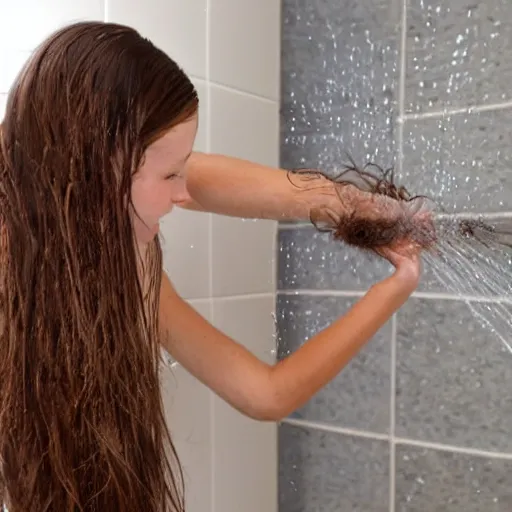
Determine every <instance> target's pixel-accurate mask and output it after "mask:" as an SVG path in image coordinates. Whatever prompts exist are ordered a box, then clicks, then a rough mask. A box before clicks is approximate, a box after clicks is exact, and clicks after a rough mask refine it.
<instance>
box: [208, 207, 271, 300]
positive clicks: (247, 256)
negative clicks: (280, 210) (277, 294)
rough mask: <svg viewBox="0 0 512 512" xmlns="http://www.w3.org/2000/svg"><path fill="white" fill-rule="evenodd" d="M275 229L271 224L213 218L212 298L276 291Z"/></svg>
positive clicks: (265, 221) (259, 221) (266, 221)
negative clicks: (274, 262) (274, 261)
mask: <svg viewBox="0 0 512 512" xmlns="http://www.w3.org/2000/svg"><path fill="white" fill-rule="evenodd" d="M276 230H277V223H276V222H274V221H268V220H253V219H237V218H232V217H225V216H220V215H214V216H213V222H212V273H213V282H212V285H213V286H212V288H213V290H212V292H213V296H215V297H218V296H226V295H240V294H247V293H267V292H273V291H274V290H275V276H274V264H273V260H274V258H275V254H274V253H275V246H276V245H275V240H276Z"/></svg>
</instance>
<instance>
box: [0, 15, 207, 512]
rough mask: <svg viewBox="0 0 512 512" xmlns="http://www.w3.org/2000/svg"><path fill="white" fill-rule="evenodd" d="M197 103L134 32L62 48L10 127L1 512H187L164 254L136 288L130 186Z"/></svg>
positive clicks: (40, 53) (49, 52)
mask: <svg viewBox="0 0 512 512" xmlns="http://www.w3.org/2000/svg"><path fill="white" fill-rule="evenodd" d="M197 104H198V102H197V95H196V91H195V89H194V87H193V85H192V83H191V82H190V80H189V79H188V78H187V76H186V75H185V74H184V72H183V71H182V70H181V69H180V68H179V67H178V65H177V64H176V63H175V62H173V61H172V60H171V59H170V58H169V57H168V56H167V55H166V54H165V53H163V52H162V51H160V50H159V49H157V48H156V47H155V46H153V44H151V42H149V41H148V40H146V39H144V38H143V37H141V36H140V35H139V34H138V33H137V32H136V31H134V30H133V29H131V28H129V27H126V26H121V25H117V24H112V23H101V22H81V23H76V24H73V25H70V26H68V27H65V28H63V29H61V30H59V31H58V32H56V33H54V34H53V35H52V36H51V37H49V38H48V39H47V40H46V41H45V42H44V43H43V44H42V45H41V46H40V47H39V48H38V49H37V50H36V51H35V52H34V54H33V55H32V57H31V59H30V60H29V62H28V63H27V64H26V66H25V68H24V69H23V70H22V72H21V74H20V75H19V77H18V79H17V81H16V83H15V85H14V86H13V88H12V90H11V92H10V95H9V98H8V102H7V109H6V114H5V118H4V122H3V124H2V125H1V126H0V135H1V137H0V144H1V150H0V235H1V236H0V242H1V247H0V249H1V252H0V258H1V262H0V263H1V271H0V278H1V279H0V294H1V297H0V299H1V310H0V509H1V506H2V503H4V504H5V505H6V506H7V508H8V510H9V512H32V511H33V512H44V511H55V512H66V511H69V512H76V511H91V512H92V511H95V512H96V511H97V512H106V511H134V512H135V511H137V512H141V511H144V512H162V511H170V510H172V511H182V510H184V504H183V502H184V497H183V489H182V486H183V480H182V476H181V470H180V466H179V462H178V458H177V455H176V452H175V449H174V447H173V445H172V441H171V438H170V434H169V430H168V427H167V426H166V423H165V419H164V418H165V416H164V413H163V404H162V400H161V394H160V386H159V368H160V349H159V339H158V338H159V336H158V296H159V286H160V279H161V272H162V264H161V260H162V255H161V249H160V246H159V244H158V241H155V243H154V244H153V246H152V247H151V250H150V251H149V252H150V256H149V259H148V261H147V264H146V265H145V277H146V278H147V280H148V282H149V289H148V290H147V294H146V293H145V291H144V290H143V287H142V285H141V282H140V280H139V279H138V277H137V269H138V251H137V247H136V243H135V241H134V234H133V227H132V222H131V218H130V214H131V212H132V210H131V208H132V206H131V199H130V198H131V195H130V191H131V184H132V177H133V174H134V173H135V172H136V171H137V169H138V168H139V166H140V163H141V160H142V158H143V155H144V151H145V149H146V148H147V146H148V145H149V143H150V142H151V141H153V140H155V139H156V138H158V137H159V136H160V135H161V134H162V133H163V132H165V131H166V130H167V129H170V128H172V127H173V126H174V125H176V124H178V123H179V122H181V121H183V120H185V119H186V118H188V117H189V116H190V115H192V114H194V113H195V112H196V111H197Z"/></svg>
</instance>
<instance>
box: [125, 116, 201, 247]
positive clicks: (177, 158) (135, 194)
mask: <svg viewBox="0 0 512 512" xmlns="http://www.w3.org/2000/svg"><path fill="white" fill-rule="evenodd" d="M196 133H197V115H194V116H193V117H192V118H190V119H189V120H187V121H185V122H183V123H181V124H179V125H177V126H175V127H174V128H172V129H171V130H169V131H168V132H167V133H166V134H165V135H163V136H162V137H161V138H159V139H158V140H157V141H155V142H154V143H153V144H151V145H150V146H149V147H148V149H147V150H146V153H145V154H144V159H143V163H142V166H141V167H140V169H139V171H138V172H137V173H136V174H135V175H134V177H133V183H132V201H133V206H134V210H135V211H134V213H133V226H134V230H135V236H136V238H137V241H138V243H139V244H140V245H145V244H147V243H149V242H150V241H151V240H152V239H153V238H154V237H155V235H156V234H157V233H158V230H159V221H160V219H161V218H162V217H163V216H164V215H166V214H167V213H169V212H170V211H171V210H172V207H173V206H174V205H175V204H180V203H184V202H187V201H188V200H189V199H190V196H189V194H188V191H187V187H186V185H185V165H186V163H187V160H188V158H189V156H190V154H191V152H192V147H193V145H194V140H195V137H196Z"/></svg>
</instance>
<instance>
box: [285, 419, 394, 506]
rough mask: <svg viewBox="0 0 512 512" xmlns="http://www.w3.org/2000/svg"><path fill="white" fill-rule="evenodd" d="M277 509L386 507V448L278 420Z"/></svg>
mask: <svg viewBox="0 0 512 512" xmlns="http://www.w3.org/2000/svg"><path fill="white" fill-rule="evenodd" d="M279 460H280V462H279V510H280V512H313V511H314V512H320V511H321V512H340V511H343V512H349V511H350V512H388V510H389V502H388V495H389V448H388V443H387V442H385V441H373V440H369V439H363V438H352V437H347V436H342V435H339V434H334V433H326V432H320V431H315V430H308V429H302V428H297V427H293V426H290V425H282V426H281V427H280V428H279Z"/></svg>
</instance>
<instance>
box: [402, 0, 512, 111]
mask: <svg viewBox="0 0 512 512" xmlns="http://www.w3.org/2000/svg"><path fill="white" fill-rule="evenodd" d="M511 45H512V4H511V3H510V1H509V0H456V1H451V2H441V1H440V0H436V1H433V0H408V10H407V68H406V90H405V97H406V109H407V110H408V111H409V112H426V111H432V110H443V109H444V108H446V107H451V108H453V107H460V106H468V105H483V104H490V103H500V102H503V101H506V100H510V99H511V98H512V92H511V89H510V81H511V80H512V64H511V62H510V56H509V53H510V46H511Z"/></svg>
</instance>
